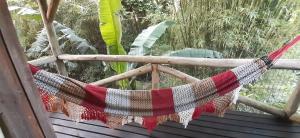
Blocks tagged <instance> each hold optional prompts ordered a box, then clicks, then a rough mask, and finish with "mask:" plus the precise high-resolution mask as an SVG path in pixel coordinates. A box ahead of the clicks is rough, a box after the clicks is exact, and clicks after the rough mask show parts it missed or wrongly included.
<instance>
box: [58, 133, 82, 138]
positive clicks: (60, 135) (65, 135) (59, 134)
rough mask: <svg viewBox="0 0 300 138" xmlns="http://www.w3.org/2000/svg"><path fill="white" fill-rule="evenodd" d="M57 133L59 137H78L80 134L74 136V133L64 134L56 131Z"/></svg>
mask: <svg viewBox="0 0 300 138" xmlns="http://www.w3.org/2000/svg"><path fill="white" fill-rule="evenodd" d="M55 135H56V137H57V138H78V137H79V136H74V135H70V134H64V133H61V132H55Z"/></svg>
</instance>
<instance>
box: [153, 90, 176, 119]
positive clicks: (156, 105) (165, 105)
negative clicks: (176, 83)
mask: <svg viewBox="0 0 300 138" xmlns="http://www.w3.org/2000/svg"><path fill="white" fill-rule="evenodd" d="M151 96H152V108H153V116H158V115H166V114H173V113H175V109H174V101H173V94H172V89H171V88H166V89H159V90H152V91H151Z"/></svg>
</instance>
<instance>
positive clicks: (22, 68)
mask: <svg viewBox="0 0 300 138" xmlns="http://www.w3.org/2000/svg"><path fill="white" fill-rule="evenodd" d="M36 90H37V89H36V87H35V86H34V84H33V78H32V75H31V72H30V70H29V68H28V65H27V63H26V61H25V56H24V54H23V49H22V48H21V46H20V43H19V41H18V38H17V34H16V31H15V29H14V26H13V23H12V20H11V17H10V13H9V11H8V7H7V4H6V2H5V0H0V125H1V128H2V125H3V124H4V131H5V132H4V134H5V136H6V137H20V138H21V137H22V138H23V137H28V138H40V137H49V138H52V137H55V134H54V131H53V128H52V126H51V125H50V122H49V118H48V116H47V115H48V113H47V112H46V111H45V109H44V107H43V103H42V101H41V99H40V97H39V93H38V92H37V91H36Z"/></svg>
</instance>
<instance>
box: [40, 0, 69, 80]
mask: <svg viewBox="0 0 300 138" xmlns="http://www.w3.org/2000/svg"><path fill="white" fill-rule="evenodd" d="M37 3H38V5H39V9H40V12H41V15H42V19H43V23H44V27H45V29H46V31H47V36H48V40H49V44H50V46H51V50H52V53H53V55H54V56H55V57H57V56H58V55H60V54H61V51H60V48H59V44H58V41H57V37H56V32H55V29H54V26H53V23H52V22H48V21H47V15H46V13H47V3H46V1H45V0H37ZM55 63H56V68H57V71H58V73H59V74H61V75H64V76H68V73H67V70H66V67H65V64H64V62H63V61H62V60H59V59H57V60H56V62H55Z"/></svg>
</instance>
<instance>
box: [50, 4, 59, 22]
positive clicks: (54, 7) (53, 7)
mask: <svg viewBox="0 0 300 138" xmlns="http://www.w3.org/2000/svg"><path fill="white" fill-rule="evenodd" d="M59 1H60V0H50V3H49V7H48V10H47V20H48V22H50V23H52V22H53V20H54V16H55V13H56V11H57V8H58V5H59Z"/></svg>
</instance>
